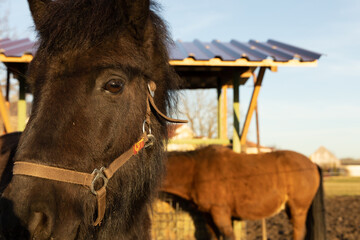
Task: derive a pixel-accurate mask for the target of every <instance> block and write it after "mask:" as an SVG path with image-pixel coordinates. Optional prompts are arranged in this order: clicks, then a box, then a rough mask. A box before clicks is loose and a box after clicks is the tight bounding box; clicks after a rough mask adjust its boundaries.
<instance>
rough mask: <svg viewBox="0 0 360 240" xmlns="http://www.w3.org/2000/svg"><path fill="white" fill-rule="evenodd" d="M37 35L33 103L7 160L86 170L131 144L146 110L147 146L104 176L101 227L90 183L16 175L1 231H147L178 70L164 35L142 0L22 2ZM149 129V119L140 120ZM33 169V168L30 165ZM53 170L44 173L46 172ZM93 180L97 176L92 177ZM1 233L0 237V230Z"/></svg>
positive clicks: (70, 235) (101, 235)
mask: <svg viewBox="0 0 360 240" xmlns="http://www.w3.org/2000/svg"><path fill="white" fill-rule="evenodd" d="M29 5H30V10H31V13H32V16H33V19H34V22H35V26H36V30H37V31H38V35H39V43H38V51H37V54H36V56H35V57H34V59H33V60H32V62H31V64H30V66H29V72H28V82H29V84H30V87H31V89H32V92H33V95H34V101H33V111H32V114H31V117H30V120H29V122H28V124H27V126H26V129H25V131H24V132H23V134H22V137H21V139H20V143H19V146H18V151H17V153H16V156H15V160H14V161H15V164H16V163H18V162H26V163H35V164H39V165H44V166H51V167H56V168H59V169H66V170H72V171H77V172H83V173H89V174H91V173H92V172H93V170H94V169H99V168H101V167H105V168H106V167H107V166H109V165H110V164H111V163H112V161H113V160H114V159H116V158H117V157H119V156H120V155H122V154H123V153H124V152H126V151H127V150H128V149H131V147H132V146H133V145H134V143H136V142H138V141H139V139H140V137H141V136H142V134H143V131H144V129H143V126H144V120H146V118H147V115H149V109H150V113H151V114H150V115H149V116H148V117H150V127H151V133H152V134H153V135H154V136H155V141H154V142H153V143H154V144H153V145H152V146H151V147H148V148H143V149H142V150H141V151H140V152H139V153H138V154H137V155H135V156H133V157H132V158H131V159H129V161H127V162H126V163H125V164H124V165H123V166H122V167H121V168H120V169H119V170H118V171H117V172H116V173H115V174H114V175H113V177H112V178H111V179H109V182H108V184H107V188H106V189H107V195H106V210H105V216H104V218H103V220H102V222H101V224H100V226H93V223H94V219H96V217H97V214H98V213H97V212H98V211H97V200H96V197H95V195H93V194H92V193H91V192H90V190H89V188H88V187H84V186H82V185H77V184H72V183H66V182H61V181H54V180H49V179H44V178H41V177H34V176H28V175H21V174H17V175H14V176H13V177H12V180H11V182H10V184H9V185H8V186H7V188H6V189H5V191H4V193H3V195H2V199H1V228H2V235H3V236H2V237H3V238H5V239H29V238H31V239H149V238H150V236H149V227H150V221H149V208H148V205H149V203H150V202H151V199H152V197H153V195H154V194H153V192H154V190H155V188H156V187H157V185H158V183H159V181H160V178H161V175H162V171H163V163H162V156H163V139H164V138H165V136H166V126H165V122H164V121H163V120H162V119H161V118H160V117H159V115H158V114H157V113H156V112H155V111H154V108H153V107H149V103H148V101H147V98H148V84H149V83H150V82H151V83H155V84H156V91H155V96H154V102H155V104H156V106H157V107H158V108H159V109H160V111H162V112H166V109H168V108H169V104H170V103H171V102H172V101H171V99H170V97H171V96H170V95H171V93H172V91H171V90H173V89H175V88H176V85H177V79H178V78H177V77H176V74H175V73H174V71H173V70H172V68H171V67H170V66H169V62H168V54H167V50H166V46H167V44H168V42H167V41H168V36H167V33H166V29H165V26H164V23H163V22H162V20H161V19H160V18H159V17H158V16H157V15H156V13H155V10H156V5H155V4H154V3H151V2H150V1H149V0H106V1H105V0H76V1H75V0H29ZM145 125H146V127H145V131H149V126H148V125H149V122H148V123H147V124H145ZM36 169H37V167H35V171H36ZM50 175H51V174H50ZM99 184H101V183H99ZM0 238H1V237H0Z"/></svg>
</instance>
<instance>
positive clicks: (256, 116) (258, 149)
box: [252, 72, 266, 231]
mask: <svg viewBox="0 0 360 240" xmlns="http://www.w3.org/2000/svg"><path fill="white" fill-rule="evenodd" d="M252 76H253V80H254V87H255V85H256V81H257V78H256V74H255V73H254V72H253V73H252ZM255 121H256V146H257V152H258V153H260V130H259V111H258V102H257V101H256V105H255ZM265 231H266V229H265Z"/></svg>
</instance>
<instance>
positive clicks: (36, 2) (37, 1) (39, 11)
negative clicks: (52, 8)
mask: <svg viewBox="0 0 360 240" xmlns="http://www.w3.org/2000/svg"><path fill="white" fill-rule="evenodd" d="M50 2H51V0H28V3H29V7H30V11H31V15H32V17H33V19H34V23H35V26H38V24H39V23H40V21H41V19H42V18H43V16H44V15H45V14H46V12H47V4H48V3H50Z"/></svg>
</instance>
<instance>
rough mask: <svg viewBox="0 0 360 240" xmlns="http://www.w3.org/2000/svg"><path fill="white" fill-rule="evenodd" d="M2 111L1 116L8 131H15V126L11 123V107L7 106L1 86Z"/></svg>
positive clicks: (0, 100)
mask: <svg viewBox="0 0 360 240" xmlns="http://www.w3.org/2000/svg"><path fill="white" fill-rule="evenodd" d="M0 113H1V118H2V120H3V122H4V125H5V131H6V133H11V132H13V128H12V126H11V123H10V114H9V109H8V107H7V106H6V103H5V98H4V96H3V93H2V89H1V88H0Z"/></svg>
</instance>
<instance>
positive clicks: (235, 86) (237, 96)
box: [233, 74, 246, 240]
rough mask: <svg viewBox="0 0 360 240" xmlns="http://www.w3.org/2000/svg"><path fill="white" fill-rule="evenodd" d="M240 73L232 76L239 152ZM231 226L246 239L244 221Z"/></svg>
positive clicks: (237, 235)
mask: <svg viewBox="0 0 360 240" xmlns="http://www.w3.org/2000/svg"><path fill="white" fill-rule="evenodd" d="M239 87H240V74H237V75H235V76H234V78H233V90H234V99H233V114H234V126H233V151H234V152H238V153H240V152H241V144H240V89H239ZM233 228H234V233H235V239H236V240H245V239H246V222H244V221H233Z"/></svg>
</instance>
